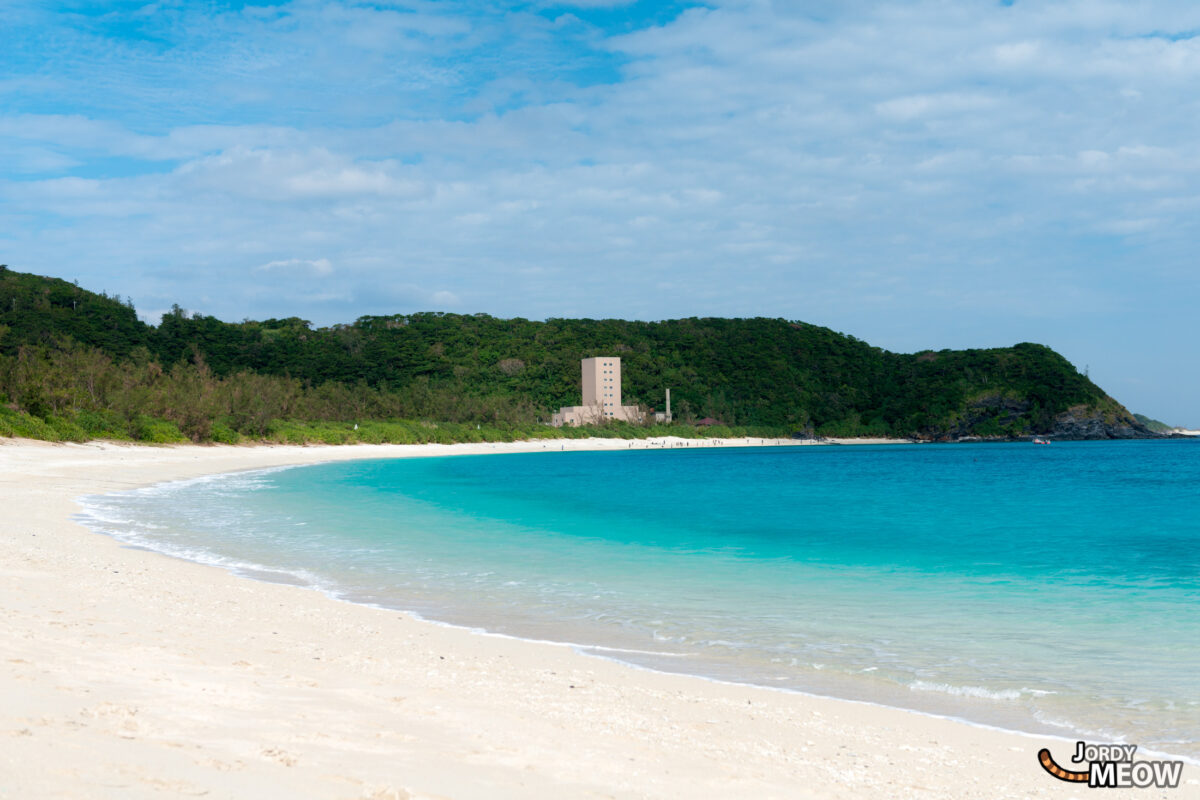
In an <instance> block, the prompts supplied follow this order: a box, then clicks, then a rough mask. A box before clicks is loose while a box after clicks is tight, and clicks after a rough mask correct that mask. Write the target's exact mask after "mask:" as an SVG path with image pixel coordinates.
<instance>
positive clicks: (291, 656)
mask: <svg viewBox="0 0 1200 800" xmlns="http://www.w3.org/2000/svg"><path fill="white" fill-rule="evenodd" d="M639 441H645V440H639ZM568 443H571V444H574V446H572V447H569V448H568V447H563V448H562V449H563V450H566V449H571V450H582V449H613V450H618V449H619V450H626V449H631V448H630V447H629V444H630V443H629V442H628V441H626V440H605V439H601V440H566V441H564V440H554V441H553V442H525V443H512V444H498V443H497V444H478V445H408V446H405V445H354V446H307V447H306V446H271V445H264V446H255V447H251V448H247V447H237V446H234V447H229V446H226V447H221V446H173V447H144V446H134V445H118V444H112V443H106V444H96V443H89V444H83V445H74V444H50V443H44V442H30V441H26V440H0V499H3V501H4V502H5V505H6V507H11V508H15V509H17V513H16V514H14V515H13V516H14V521H12V522H10V523H8V524H6V525H5V529H6V530H5V536H4V537H3V539H2V540H0V548H2V549H0V552H2V553H3V556H4V558H3V560H2V561H0V564H3V565H4V566H3V570H4V573H5V581H4V584H3V587H4V588H3V589H0V598H2V599H3V603H4V611H5V614H4V622H3V623H0V624H3V625H4V626H5V640H6V641H9V642H13V643H14V646H13V647H12V648H10V653H9V655H7V656H6V658H7V661H6V662H5V664H4V665H3V666H4V669H3V670H0V681H3V683H4V691H5V696H6V697H13V696H17V697H23V696H24V695H28V697H23V700H22V701H21V702H17V703H16V704H14V707H13V708H11V709H9V710H6V711H5V712H0V720H3V722H2V723H0V730H7V731H9V732H10V733H11V735H12V737H13V738H12V739H10V742H11V743H12V746H10V748H9V752H7V753H5V754H4V755H3V756H0V766H2V767H3V768H2V769H0V774H5V775H11V776H14V778H12V779H10V783H13V784H14V785H15V786H18V787H21V789H22V790H23V791H22V794H24V795H26V796H29V795H37V794H40V793H45V794H53V793H57V792H66V793H71V792H72V790H73V789H74V790H78V789H79V788H80V787H81V786H82V785H84V784H87V785H115V784H120V786H121V788H120V789H115V788H114V789H112V790H111V791H109V792H103V791H95V790H94V791H93V792H92V795H90V796H113V797H116V796H122V797H125V796H147V797H149V796H161V794H159V792H160V791H161V789H162V787H166V786H168V785H169V786H172V787H175V788H173V789H171V791H174V792H176V793H183V794H187V793H194V792H192V790H193V789H195V790H197V791H199V790H203V791H205V792H209V793H212V794H215V795H216V796H231V797H232V796H238V797H242V796H260V795H266V794H271V793H272V792H273V791H275V790H279V789H282V788H283V787H285V786H286V787H288V788H287V791H288V792H289V793H293V794H296V796H301V797H372V796H374V797H392V796H395V797H405V796H416V797H420V796H438V795H444V796H451V797H476V796H478V797H509V796H511V797H533V796H566V797H575V796H579V797H588V796H621V797H625V796H630V797H633V796H637V797H641V796H653V797H660V796H661V797H673V796H683V795H685V794H686V795H699V796H713V797H715V796H729V795H731V794H732V795H741V796H765V797H770V796H779V797H786V796H791V792H789V787H790V788H791V790H792V791H794V789H795V787H796V786H797V785H802V786H805V787H807V788H808V789H809V791H810V792H811V793H812V796H815V797H835V796H846V795H847V794H848V793H849V794H855V793H864V794H866V793H872V792H873V793H876V794H881V795H886V796H913V797H972V796H979V797H1010V796H1011V797H1026V796H1029V795H1031V794H1034V795H1039V796H1049V797H1053V796H1063V797H1066V796H1070V795H1069V794H1065V793H1064V792H1069V791H1070V789H1071V787H1070V786H1068V785H1066V784H1061V783H1060V782H1058V781H1056V780H1054V779H1052V778H1051V777H1050V776H1048V775H1047V774H1046V773H1044V772H1043V771H1042V770H1041V768H1040V766H1038V764H1037V763H1036V758H1035V754H1036V752H1037V750H1038V748H1039V747H1041V746H1047V747H1050V748H1051V751H1052V752H1053V753H1055V755H1056V757H1057V758H1058V760H1059V762H1060V763H1066V760H1067V759H1068V758H1069V753H1070V750H1071V747H1070V744H1069V743H1068V741H1067V740H1065V739H1062V738H1059V737H1053V736H1037V735H1030V734H1023V733H1017V732H1009V731H1004V730H1001V729H998V728H992V727H990V726H986V725H981V724H979V723H972V722H967V721H962V720H957V719H954V718H948V717H939V716H936V715H932V714H925V713H922V712H915V711H907V710H904V709H898V708H892V707H889V706H882V705H875V704H873V703H870V702H869V701H854V700H840V699H834V698H827V697H822V696H819V695H811V694H806V693H803V692H793V691H787V690H780V689H777V688H772V687H758V686H752V685H746V684H735V683H725V682H722V681H720V680H719V679H708V678H703V677H698V676H690V675H683V674H677V673H667V672H659V671H654V670H650V669H646V668H641V667H637V666H634V665H630V664H626V663H623V662H620V661H617V660H615V659H610V658H607V657H604V656H600V657H596V656H589V655H587V654H583V653H579V652H577V651H576V650H575V649H574V648H573V646H572V645H571V644H569V643H542V642H538V641H534V640H528V639H517V638H515V637H509V636H506V635H505V634H491V633H487V632H483V633H482V634H481V633H480V632H475V631H472V630H470V629H466V628H463V627H458V626H453V625H450V624H448V623H440V622H436V621H424V620H415V619H413V618H412V615H411V614H405V613H400V612H395V611H389V610H385V609H378V608H372V607H369V606H366V605H360V604H353V603H350V602H347V601H338V600H334V599H332V598H329V597H328V596H326V595H325V594H322V593H319V592H312V591H311V590H309V589H307V588H300V587H295V586H289V585H286V584H283V583H274V582H269V581H263V580H246V579H245V578H242V577H238V576H235V575H233V574H231V573H229V572H228V571H226V570H224V569H215V568H213V567H210V566H206V565H202V564H198V563H195V562H190V561H185V560H181V559H177V558H173V557H168V556H164V555H162V554H159V553H156V552H153V551H149V550H140V549H133V548H129V547H124V546H122V545H121V544H120V543H119V542H118V541H117V540H115V539H113V538H111V537H107V536H97V535H95V534H94V533H92V532H91V531H89V530H87V529H84V528H83V527H82V526H80V525H77V524H75V523H74V522H72V521H71V520H70V516H71V514H72V513H74V512H75V511H77V507H76V506H75V504H74V498H76V497H79V496H81V495H85V494H99V493H103V492H106V491H117V490H124V489H131V488H135V487H137V486H146V485H151V484H158V483H164V482H167V481H171V480H186V479H190V478H196V477H200V476H203V475H210V474H215V473H222V472H231V471H241V470H253V469H261V468H269V467H273V466H285V465H299V464H310V463H319V462H327V461H342V460H358V459H363V458H390V457H418V456H430V455H450V454H454V453H462V454H467V453H470V454H479V453H492V452H541V451H543V450H550V449H552V446H553V445H565V444H568ZM870 443H878V442H870ZM779 444H781V445H793V446H807V443H802V442H799V441H793V440H782V442H780V443H779ZM547 445H549V446H547ZM764 445H765V442H763V443H762V444H759V445H755V444H753V443H750V444H749V446H764ZM648 446H654V445H648ZM708 446H747V444H746V443H741V442H739V443H737V444H735V443H734V442H733V441H729V442H728V443H726V444H724V445H721V444H715V445H708ZM767 446H769V445H767ZM31 500H38V501H40V502H30V501H31ZM38 540H40V541H38ZM105 570H107V571H105ZM131 575H132V577H130V576H131ZM113 576H125V577H113ZM64 585H65V586H70V587H75V588H76V591H72V592H67V593H64V592H62V591H61V588H62V586H64ZM267 609H270V610H269V611H268V610H267ZM200 612H209V613H200ZM247 618H249V619H247ZM181 622H183V623H186V624H184V626H183V627H182V628H180V623H181ZM268 629H270V630H269V631H268ZM367 631H370V632H371V635H367V633H366V632H367ZM280 636H282V637H284V638H282V639H281V638H273V637H280ZM398 642H403V643H404V644H405V647H398V646H397V643H398ZM281 645H283V646H282V647H281ZM312 653H320V655H315V656H314V655H312ZM435 653H436V656H435V655H434V654H435ZM330 664H334V665H336V667H337V668H336V670H335V669H331V668H330ZM247 673H248V674H247ZM181 675H183V676H185V678H181V677H180V676H181ZM563 684H566V686H564V685H563ZM576 688H578V690H579V691H576ZM197 689H199V691H197ZM389 692H392V694H389ZM395 692H400V693H401V694H402V695H403V696H404V699H403V700H401V701H396V700H395V699H394V696H395V695H394V693H395ZM206 694H207V695H208V696H207V697H204V696H203V695H206ZM213 700H218V701H220V702H217V703H216V704H215V706H214V704H213V703H212V701H213ZM297 706H298V707H300V708H302V709H304V712H305V713H303V714H300V715H299V717H297V716H296V715H295V714H294V713H293V712H294V707H297ZM46 709H53V710H54V711H55V712H56V713H50V714H47V713H46ZM250 709H257V710H258V712H259V714H257V715H255V717H254V719H253V720H247V719H246V714H247V711H248V710H250ZM181 710H182V713H181ZM404 730H419V731H421V733H422V734H423V735H414V734H411V733H398V731H404ZM235 732H236V733H237V734H238V735H232V734H233V733H235ZM329 740H333V741H329ZM430 742H432V744H431V743H430ZM72 746H75V754H76V755H77V756H80V758H78V759H71V758H70V755H69V754H70V753H71V751H72ZM92 754H94V755H92ZM581 754H582V755H583V757H582V758H581V757H580V756H581ZM64 758H66V759H67V761H68V763H70V764H71V769H67V770H61V771H60V773H59V774H55V771H54V770H52V769H49V767H50V766H51V765H54V764H56V763H58V764H61V763H62V760H63V759H64ZM343 762H344V763H343ZM633 764H636V765H637V766H636V767H635V766H632V765H633ZM967 765H969V772H970V777H969V778H965V779H964V777H963V776H962V775H956V772H955V771H956V770H962V769H963V768H964V767H966V766H967ZM1196 778H1197V771H1196V769H1195V768H1194V767H1193V766H1189V767H1187V768H1185V771H1184V781H1183V783H1182V784H1181V787H1180V788H1181V789H1185V787H1192V786H1193V785H1200V780H1196ZM964 780H965V781H966V783H965V784H964V782H963V781H964ZM1189 780H1190V781H1192V783H1191V784H1189V783H1188V782H1189ZM156 787H159V788H156ZM264 787H267V788H264ZM7 788H9V787H8V786H7V785H0V789H7ZM268 788H269V789H270V790H268ZM1111 791H1112V790H1110V792H1111ZM1185 791H1186V789H1185ZM389 792H390V794H389ZM1116 796H1122V795H1121V794H1120V793H1119V792H1118V793H1117V795H1116ZM1130 796H1146V795H1145V793H1141V794H1140V795H1138V794H1137V793H1131V794H1130Z"/></svg>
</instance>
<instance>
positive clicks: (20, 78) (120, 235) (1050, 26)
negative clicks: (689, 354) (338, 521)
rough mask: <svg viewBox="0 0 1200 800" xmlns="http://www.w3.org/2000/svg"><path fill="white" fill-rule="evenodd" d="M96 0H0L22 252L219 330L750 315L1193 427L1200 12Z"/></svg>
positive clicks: (1183, 8) (10, 162) (1140, 7)
mask: <svg viewBox="0 0 1200 800" xmlns="http://www.w3.org/2000/svg"><path fill="white" fill-rule="evenodd" d="M648 5H654V6H655V7H654V8H652V9H651V8H649V7H648ZM90 6H91V4H62V5H61V6H60V7H59V8H56V9H46V8H45V7H44V6H42V5H34V4H28V5H22V4H16V5H15V6H13V7H11V8H10V9H9V10H5V11H3V12H0V13H2V14H4V15H5V16H6V18H5V24H6V27H10V28H11V29H12V30H14V31H15V32H16V35H15V36H14V37H12V38H13V40H14V41H16V42H18V43H19V44H17V45H16V46H15V47H14V48H13V50H12V51H11V52H6V53H5V54H3V55H0V60H2V61H3V64H4V70H3V74H4V75H5V76H6V77H5V78H3V79H2V80H0V97H3V103H2V104H0V107H3V108H4V109H6V112H5V113H3V114H2V115H0V237H2V239H0V248H2V249H0V252H2V253H3V254H4V255H3V260H4V261H6V262H8V263H9V264H11V265H12V266H14V267H15V268H18V269H28V270H33V271H38V272H44V273H47V274H55V275H62V276H66V277H69V278H78V279H79V280H80V282H81V283H83V284H84V285H86V286H92V287H95V288H102V289H108V290H110V291H120V292H122V293H127V294H131V295H132V296H133V298H134V300H135V302H137V304H138V306H139V308H146V309H157V308H165V307H168V306H169V305H170V304H171V303H173V302H179V303H181V304H182V305H185V306H187V307H188V308H195V309H199V310H201V311H204V312H206V313H212V314H216V315H217V316H220V317H223V318H227V319H240V318H243V317H247V316H249V317H268V316H290V315H301V316H304V317H306V318H309V319H313V320H314V321H316V322H318V323H331V322H335V321H348V320H351V319H353V318H355V317H357V316H359V315H361V314H366V313H393V312H400V311H412V310H420V309H433V308H444V309H447V310H461V311H486V312H489V313H493V314H497V315H507V316H512V315H520V316H526V317H531V318H544V317H548V316H593V317H604V316H618V317H633V318H645V319H661V318H668V317H675V316H688V315H725V316H732V315H738V316H749V315H765V316H782V317H788V318H796V319H804V320H807V321H811V322H815V323H818V324H824V325H829V326H830V327H834V328H837V329H839V330H845V331H848V332H852V333H854V334H856V335H858V336H860V337H861V338H864V339H867V340H869V341H871V342H873V343H877V344H880V345H882V346H885V347H889V348H892V349H897V350H916V349H923V348H927V347H934V348H939V347H965V346H992V345H1005V344H1012V343H1015V342H1017V341H1022V340H1034V341H1042V342H1045V343H1047V344H1049V345H1051V346H1053V347H1055V348H1056V349H1059V350H1060V351H1062V352H1064V353H1065V354H1066V355H1067V356H1068V357H1070V358H1072V360H1074V361H1075V362H1076V363H1077V364H1078V365H1079V366H1080V367H1081V368H1082V367H1084V366H1087V367H1089V368H1090V372H1091V374H1092V377H1093V378H1095V379H1096V380H1097V381H1098V382H1100V383H1101V385H1103V386H1105V387H1106V388H1108V389H1109V390H1110V391H1111V392H1112V393H1113V394H1114V395H1116V396H1117V397H1118V398H1119V399H1121V400H1123V401H1125V402H1127V403H1128V404H1129V405H1131V406H1133V407H1134V410H1139V411H1145V412H1146V413H1151V414H1152V415H1156V416H1166V417H1169V419H1168V421H1175V422H1180V423H1187V424H1192V425H1200V413H1198V412H1200V378H1185V379H1182V380H1181V379H1180V378H1179V377H1178V374H1179V372H1180V371H1181V369H1185V368H1182V367H1181V366H1180V364H1181V363H1182V364H1186V363H1189V362H1190V363H1193V364H1194V359H1195V357H1194V355H1192V354H1191V352H1190V348H1191V345H1190V342H1191V341H1194V339H1195V335H1196V332H1197V331H1196V324H1195V322H1194V321H1193V320H1194V317H1195V315H1194V312H1193V311H1192V306H1193V305H1194V303H1195V298H1196V296H1197V290H1198V289H1200V271H1198V270H1197V268H1196V267H1195V258H1194V256H1193V255H1192V251H1193V249H1194V243H1195V242H1196V241H1198V233H1200V232H1198V231H1197V222H1196V221H1197V220H1198V219H1200V213H1198V212H1200V208H1198V207H1197V206H1198V205H1200V136H1198V134H1200V131H1198V130H1197V128H1198V127H1200V122H1198V121H1200V113H1198V112H1200V108H1198V107H1197V106H1198V104H1200V100H1198V99H1197V98H1198V96H1197V93H1196V92H1195V90H1194V88H1193V87H1194V86H1196V85H1197V79H1198V78H1200V38H1197V36H1196V32H1197V31H1200V8H1195V9H1194V8H1192V7H1191V6H1190V5H1186V4H1179V3H1169V2H1146V3H1140V4H1137V5H1136V7H1135V6H1133V5H1131V4H1127V3H1118V2H1101V1H1100V0H1086V1H1085V0H1075V1H1074V2H1049V3H1037V4H1034V3H1023V2H1015V3H1009V4H1006V3H998V2H982V1H981V0H967V1H966V2H959V3H947V2H942V1H940V0H939V1H938V2H933V1H932V0H925V1H924V2H911V3H910V2H906V3H899V2H886V3H885V2H865V1H861V0H859V1H855V2H848V3H840V4H832V3H817V2H800V3H771V2H749V1H747V2H712V3H707V4H705V5H703V6H699V5H697V6H686V5H678V6H665V5H664V4H647V3H645V2H641V3H599V2H586V3H584V2H576V3H570V4H566V3H564V4H546V3H523V4H509V5H499V6H497V5H495V4H474V3H423V2H412V3H382V4H381V3H372V4H366V3H353V2H336V3H335V2H318V1H317V0H307V1H305V2H292V3H285V4H282V5H275V6H254V5H245V6H242V7H236V8H227V9H225V10H221V11H211V10H201V9H199V8H198V4H177V5H175V4H169V3H163V4H160V5H158V6H137V5H133V4H131V5H128V6H125V5H122V4H106V5H105V8H106V9H107V10H106V11H104V12H103V13H95V12H93V11H89V8H90ZM47 65H49V66H47ZM1191 372H1192V373H1194V372H1195V370H1191ZM1189 381H1191V382H1190V383H1189Z"/></svg>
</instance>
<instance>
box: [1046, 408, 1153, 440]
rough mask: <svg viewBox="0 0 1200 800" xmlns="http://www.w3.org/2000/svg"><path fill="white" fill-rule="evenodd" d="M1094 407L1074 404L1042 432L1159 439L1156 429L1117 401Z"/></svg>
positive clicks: (1064, 436)
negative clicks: (1139, 420)
mask: <svg viewBox="0 0 1200 800" xmlns="http://www.w3.org/2000/svg"><path fill="white" fill-rule="evenodd" d="M1113 405H1114V406H1115V408H1108V409H1097V408H1093V407H1090V406H1074V407H1072V408H1069V409H1067V410H1066V411H1064V412H1063V413H1061V414H1059V415H1058V416H1056V417H1055V418H1054V425H1053V427H1052V428H1051V429H1050V430H1049V431H1044V433H1045V434H1047V435H1049V436H1051V437H1053V438H1055V439H1159V438H1162V434H1158V433H1155V432H1154V431H1152V430H1150V429H1149V428H1147V427H1146V426H1145V425H1143V424H1142V423H1140V422H1138V421H1137V420H1136V419H1134V418H1133V415H1132V414H1130V413H1129V412H1128V411H1126V410H1125V409H1124V408H1123V407H1121V406H1120V405H1117V404H1116V403H1115V402H1114V403H1113Z"/></svg>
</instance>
